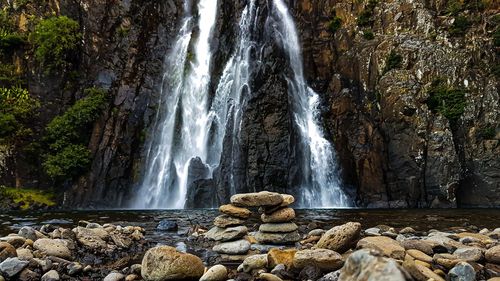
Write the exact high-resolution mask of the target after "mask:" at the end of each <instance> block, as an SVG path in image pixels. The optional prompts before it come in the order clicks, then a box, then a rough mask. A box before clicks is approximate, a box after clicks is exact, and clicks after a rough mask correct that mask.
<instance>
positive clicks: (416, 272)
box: [403, 255, 445, 281]
mask: <svg viewBox="0 0 500 281" xmlns="http://www.w3.org/2000/svg"><path fill="white" fill-rule="evenodd" d="M403 267H404V269H406V271H408V273H410V275H411V276H413V278H415V279H416V280H417V281H427V280H430V279H432V280H435V281H445V280H444V279H443V278H442V277H441V276H439V275H437V274H436V273H434V272H433V271H432V270H430V269H429V268H427V267H426V266H423V265H420V264H417V263H415V260H414V259H413V258H411V256H409V255H407V256H406V258H405V261H404V262H403Z"/></svg>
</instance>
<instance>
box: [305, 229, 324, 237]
mask: <svg viewBox="0 0 500 281" xmlns="http://www.w3.org/2000/svg"><path fill="white" fill-rule="evenodd" d="M325 232H326V230H324V229H320V228H317V229H313V230H311V231H309V233H307V237H311V236H322V235H323V234H325Z"/></svg>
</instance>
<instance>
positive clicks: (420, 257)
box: [406, 249, 432, 263]
mask: <svg viewBox="0 0 500 281" xmlns="http://www.w3.org/2000/svg"><path fill="white" fill-rule="evenodd" d="M406 253H407V254H409V255H410V256H412V257H413V258H414V259H416V260H421V261H425V262H427V263H432V257H430V256H428V255H426V254H425V253H423V252H421V251H419V250H414V249H411V250H408V251H406Z"/></svg>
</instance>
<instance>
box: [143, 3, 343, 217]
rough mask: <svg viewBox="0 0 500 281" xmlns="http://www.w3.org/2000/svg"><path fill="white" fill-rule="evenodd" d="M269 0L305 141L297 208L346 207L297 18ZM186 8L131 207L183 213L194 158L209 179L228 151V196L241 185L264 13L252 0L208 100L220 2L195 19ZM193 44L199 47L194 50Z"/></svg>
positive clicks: (296, 119) (296, 122)
mask: <svg viewBox="0 0 500 281" xmlns="http://www.w3.org/2000/svg"><path fill="white" fill-rule="evenodd" d="M271 1H272V5H271V6H270V8H271V10H270V11H269V12H268V18H267V21H266V28H268V29H271V31H272V32H271V33H272V34H273V35H274V37H275V38H274V40H276V41H277V42H279V45H281V47H282V48H283V50H284V52H285V54H286V57H287V60H288V64H289V66H290V68H291V71H290V74H288V75H287V77H286V80H287V84H288V96H289V101H288V103H289V106H290V109H291V112H292V115H293V116H292V119H293V122H294V126H295V127H296V131H297V134H298V136H299V138H298V139H300V143H298V144H297V146H298V147H297V150H298V151H301V152H302V154H303V156H302V157H301V159H303V162H302V163H300V165H301V176H302V180H301V183H300V186H298V187H296V190H298V194H296V195H297V196H298V204H299V206H300V207H347V206H349V205H350V202H349V200H348V197H347V196H346V194H345V193H344V192H343V191H342V188H341V186H340V182H339V180H338V175H337V173H338V167H337V163H336V159H335V153H334V151H333V148H332V144H331V143H330V142H329V141H328V140H327V139H326V138H325V136H324V133H323V131H322V129H321V126H320V125H319V124H320V117H321V116H320V109H319V104H320V97H319V95H318V94H317V93H315V92H314V91H313V90H312V89H311V88H310V87H309V86H308V85H307V82H306V81H305V77H304V73H303V72H304V70H303V64H302V54H301V48H300V42H299V39H298V34H297V30H296V28H295V24H294V21H293V18H292V17H291V15H290V14H289V12H288V8H287V6H286V5H285V4H284V2H283V1H282V0H271ZM185 10H186V14H187V16H186V17H185V19H184V21H183V23H182V27H181V29H180V32H179V36H178V38H177V40H176V42H175V45H174V47H173V48H172V51H171V52H170V54H169V55H167V56H166V62H165V65H166V69H165V74H164V77H163V82H162V89H161V93H160V102H159V104H160V106H159V107H158V111H157V116H156V119H155V120H156V121H155V122H156V123H155V124H154V125H153V131H152V132H153V133H152V137H151V138H150V141H149V142H148V145H147V154H146V167H145V174H144V178H143V181H142V183H141V187H140V189H139V194H138V196H137V199H136V201H135V204H134V207H136V208H183V207H184V205H185V202H186V194H187V192H188V188H189V184H190V183H189V169H190V166H191V164H192V162H193V159H197V161H196V162H197V163H198V165H204V166H205V168H206V170H207V171H208V172H207V174H206V175H204V176H205V177H206V178H210V177H213V176H214V175H213V174H214V170H215V169H216V168H217V167H219V165H221V161H222V160H221V155H222V154H223V151H224V153H226V154H227V155H229V157H228V158H230V159H231V160H230V161H231V163H226V166H227V167H225V168H226V170H225V171H224V173H225V175H224V176H225V177H226V179H227V180H226V181H225V185H227V186H224V188H226V189H228V190H229V192H228V193H229V194H234V193H235V191H236V188H237V187H236V183H235V181H234V180H233V175H234V172H235V169H236V167H235V163H234V161H235V160H234V158H235V157H234V156H235V155H236V154H237V153H238V149H239V135H240V133H241V123H242V120H243V116H244V113H245V105H246V103H247V101H248V100H249V98H250V97H251V96H252V77H253V74H254V72H255V69H254V66H255V65H259V63H261V62H260V61H259V60H260V59H262V60H265V56H264V55H263V54H262V50H263V49H264V47H265V45H266V42H265V40H262V36H260V35H261V34H262V33H263V32H264V30H262V28H260V27H259V25H258V17H259V12H260V9H259V7H258V6H257V5H256V0H249V3H248V4H247V6H246V7H245V9H244V10H243V12H242V15H241V18H240V21H239V25H238V27H239V30H238V31H239V36H238V39H237V40H236V43H235V46H234V50H233V53H232V55H231V56H230V58H229V59H228V61H227V63H226V65H225V66H224V70H223V72H222V75H221V77H220V79H219V80H218V81H219V82H218V85H217V87H216V90H215V93H213V98H212V100H211V102H209V98H208V97H209V96H210V93H209V89H208V85H209V83H210V82H211V77H210V64H211V57H212V51H211V50H210V38H211V34H212V29H213V27H214V24H215V18H216V14H217V1H214V0H200V2H199V4H198V10H199V16H198V17H197V16H193V15H190V11H189V8H188V7H187V5H186V7H185ZM196 20H197V22H196V23H195V22H194V21H196ZM194 26H198V28H199V32H198V33H195V32H193V28H194ZM195 36H197V38H194V37H195ZM193 41H194V42H195V43H194V48H191V47H190V46H191V45H192V42H193ZM283 102H287V101H283ZM200 160H201V161H200ZM200 163H201V164H200ZM247 188H248V189H251V188H252V187H247ZM249 191H253V190H249ZM214 193H215V192H214ZM213 196H215V194H213Z"/></svg>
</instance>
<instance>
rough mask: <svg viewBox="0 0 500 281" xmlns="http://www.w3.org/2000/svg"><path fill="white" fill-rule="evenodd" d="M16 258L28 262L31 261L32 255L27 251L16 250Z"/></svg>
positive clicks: (22, 249)
mask: <svg viewBox="0 0 500 281" xmlns="http://www.w3.org/2000/svg"><path fill="white" fill-rule="evenodd" d="M16 252H17V257H18V258H19V259H20V260H23V261H30V260H32V259H33V253H32V252H31V251H30V250H29V249H25V248H19V249H17V250H16Z"/></svg>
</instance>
